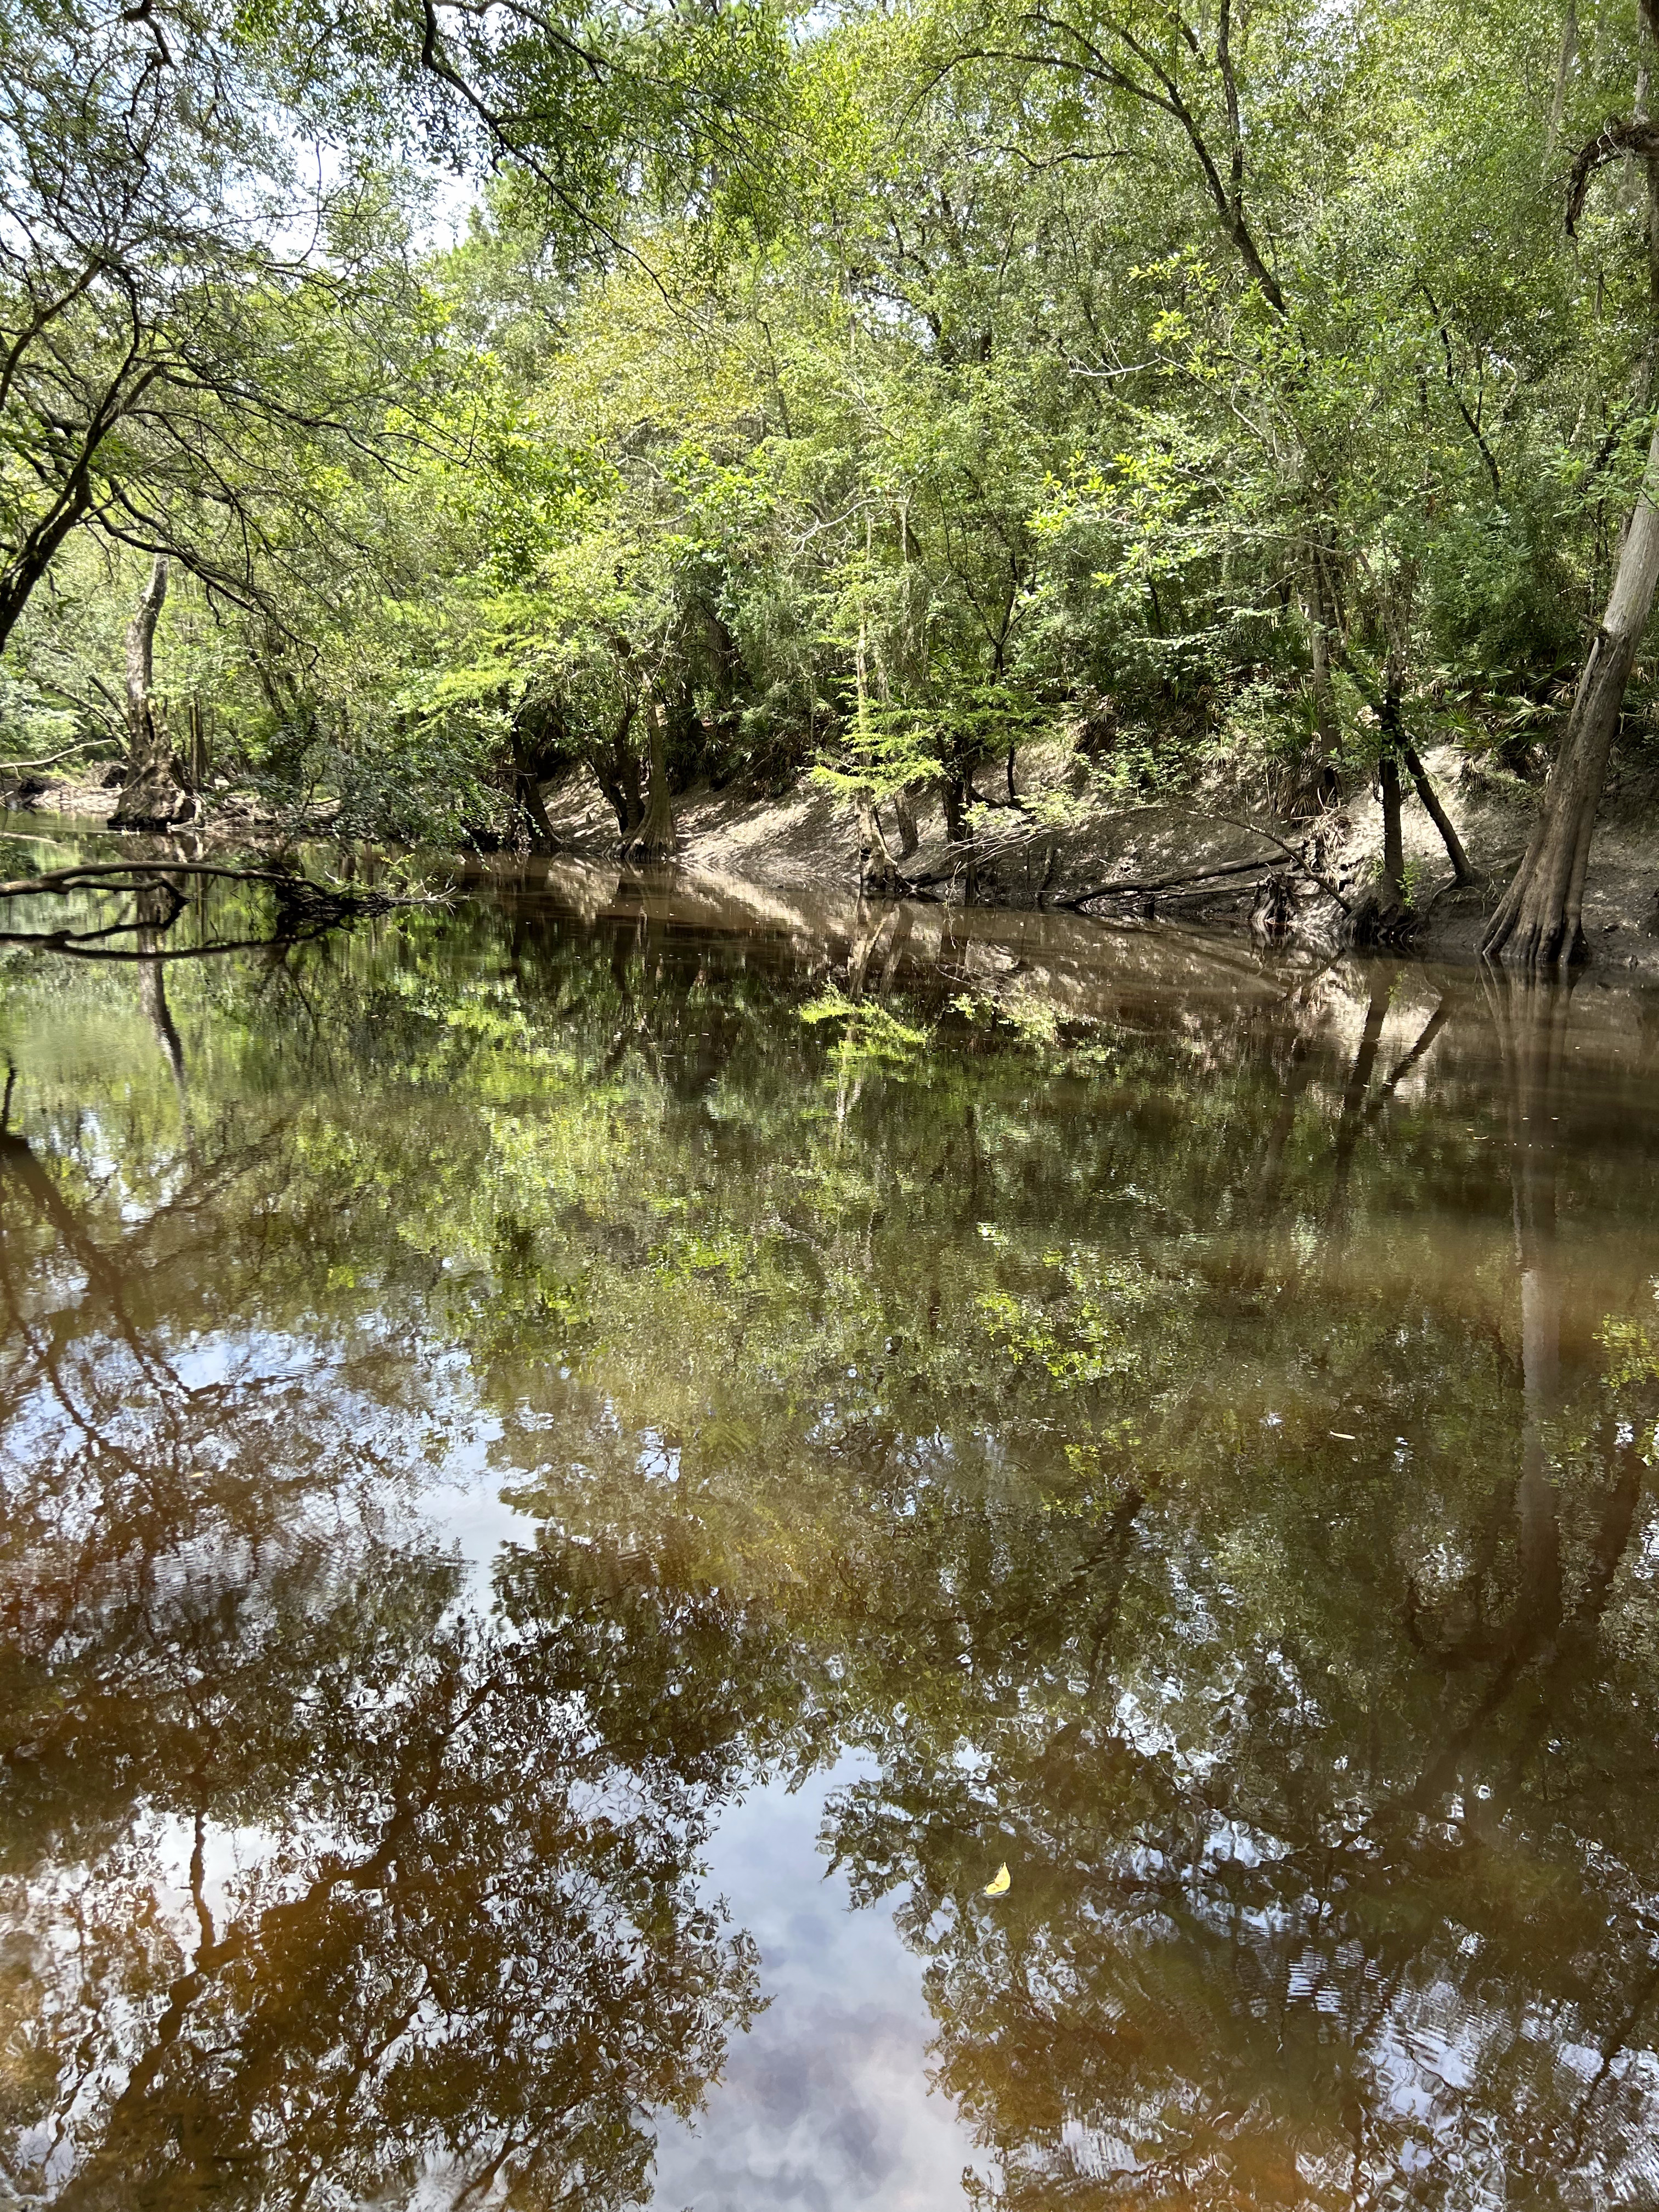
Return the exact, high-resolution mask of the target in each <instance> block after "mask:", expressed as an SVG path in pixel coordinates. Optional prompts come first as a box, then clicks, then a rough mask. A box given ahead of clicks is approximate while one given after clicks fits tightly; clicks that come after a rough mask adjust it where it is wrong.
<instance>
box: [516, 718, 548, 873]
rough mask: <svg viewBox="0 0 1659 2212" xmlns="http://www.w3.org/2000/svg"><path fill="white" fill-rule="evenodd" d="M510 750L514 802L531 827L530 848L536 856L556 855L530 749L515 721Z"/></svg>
mask: <svg viewBox="0 0 1659 2212" xmlns="http://www.w3.org/2000/svg"><path fill="white" fill-rule="evenodd" d="M511 744H512V747H513V805H515V806H516V807H517V809H518V811H519V812H520V815H521V816H522V817H523V818H524V819H525V821H526V823H528V824H529V825H530V837H531V847H532V851H535V852H538V853H556V851H557V850H558V848H559V841H558V838H557V836H556V835H555V833H554V829H553V824H552V823H550V821H549V820H548V818H547V808H546V807H545V805H544V804H543V803H542V787H541V779H540V778H539V777H538V775H537V774H536V761H535V756H534V752H533V750H532V748H531V747H530V746H529V745H527V744H526V742H525V738H524V732H523V731H522V730H521V729H520V726H519V724H518V722H517V721H516V720H515V721H514V722H513V729H512V732H511Z"/></svg>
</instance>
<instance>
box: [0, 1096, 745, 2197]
mask: <svg viewBox="0 0 1659 2212" xmlns="http://www.w3.org/2000/svg"><path fill="white" fill-rule="evenodd" d="M8 1103H9V1104H11V1103H13V1102H12V1101H11V1100H9V1101H8ZM3 1143H4V1147H5V1152H4V1159H3V1163H0V1164H3V1167H4V1169H5V1170H6V1176H5V1181H4V1183H3V1186H0V1302H3V1309H4V1320H5V1343H6V1357H5V1362H4V1366H3V1370H0V1420H3V1424H4V1434H5V1437H6V1439H7V1450H6V1454H5V1467H4V1474H5V1506H6V1511H5V1516H4V1529H5V1538H6V1547H7V1552H8V1554H9V1558H10V1559H11V1560H12V1562H13V1567H12V1571H11V1572H10V1573H9V1575H8V1577H6V1579H5V1581H4V1583H3V1587H0V1621H3V1640H0V1648H3V1650H4V1653H5V1660H4V1679H3V1692H4V1694H3V1698H0V1713H3V1741H0V1755H3V1772H4V1777H5V1787H4V1795H3V1826H0V1854H3V1856H0V1866H3V1898H4V1905H5V1908H6V1918H7V1921H8V1923H9V1936H8V1949H7V1952H6V1958H7V1960H8V1962H9V1964H8V1978H7V1987H6V1990H5V1993H4V1995H5V2020H4V2036H5V2045H4V2050H3V2053H0V2088H3V2093H4V2112H3V2117H4V2119H5V2122H6V2124H7V2130H8V2133H9V2136H10V2142H11V2148H10V2153H9V2157H8V2160H7V2163H8V2165H9V2169H10V2173H11V2177H12V2179H14V2181H15V2182H16V2183H17V2184H19V2185H21V2186H23V2187H25V2188H28V2189H31V2190H33V2189H44V2190H46V2191H47V2192H48V2193H49V2194H50V2195H51V2197H52V2201H53V2202H55V2203H61V2204H64V2205H76V2206H79V2205H86V2206H93V2205H100V2204H110V2205H116V2204H118V2205H121V2206H123V2207H125V2206H128V2205H145V2204H155V2205H158V2206H160V2205H162V2204H168V2205H171V2204H174V2203H180V2202H196V2201H198V2200H202V2199H211V2201H213V2202H216V2203H247V2204H250V2205H252V2204H261V2203H269V2204H272V2205H277V2204H280V2205H283V2206H284V2207H287V2206H290V2205H297V2204H300V2203H316V2204H330V2203H336V2204H344V2203H357V2202H360V2201H362V2198H363V2197H365V2196H367V2195H374V2197H375V2198H376V2201H380V2202H395V2201H398V2200H399V2199H400V2198H401V2197H405V2196H407V2195H408V2194H409V2193H410V2191H412V2190H413V2189H415V2188H416V2185H417V2184H418V2183H419V2182H420V2180H421V2178H422V2175H425V2176H427V2177H428V2178H430V2177H431V2176H433V2175H434V2174H437V2175H441V2176H446V2177H447V2183H446V2185H447V2187H448V2188H449V2190H450V2191H451V2193H452V2194H453V2195H454V2196H455V2197H456V2200H457V2201H458V2202H459V2201H475V2200H476V2199H477V2198H479V2197H484V2196H487V2195H488V2194H489V2191H491V2190H492V2188H494V2187H495V2186H496V2185H497V2184H499V2185H501V2187H503V2188H506V2187H508V2186H510V2187H511V2188H512V2189H513V2191H515V2192H516V2196H517V2201H522V2202H525V2203H532V2202H533V2203H557V2202H565V2201H580V2202H581V2203H583V2204H594V2205H605V2204H608V2203H623V2202H628V2201H632V2200H633V2199H634V2198H635V2197H639V2196H640V2195H641V2194H642V2193H644V2191H645V2186H646V2182H645V2177H646V2174H647V2168H648V2163H649V2156H650V2146H651V2136H650V2132H649V2129H648V2126H647V2124H646V2119H645V2115H646V2113H647V2110H648V2109H649V2108H652V2107H655V2106H668V2107H671V2108H674V2109H678V2110H682V2111H684V2110H686V2109H689V2108H690V2106H692V2105H693V2104H695V2102H696V2100H697V2099H698V2098H699V2096H700V2095H701V2093H702V2087H703V2085H704V2084H705V2082H706V2081H707V2079H708V2075H710V2073H711V2072H712V2071H713V2070H714V2069H715V2068H716V2067H717V2065H718V2063H719V2059H720V2052H721V2050H722V2049H723V2046H724V2039H725V2036H726V2033H727V2032H728V2029H729V2028H730V2027H731V2026H732V2024H733V2023H734V2022H735V2023H738V2024H740V2023H741V2022H742V2021H743V2020H744V2017H745V2016H746V2013H747V2011H748V2008H750V2004H751V2002H752V2001H753V1966H752V1960H750V1956H749V1953H748V1948H747V1946H746V1944H745V1942H744V1940H743V1939H742V1938H741V1937H733V1936H731V1935H730V1934H729V1933H727V1932H726V1930H724V1929H722V1927H721V1925H720V1916H719V1915H718V1914H717V1913H715V1912H714V1911H711V1910H710V1909H708V1907H707V1906H706V1905H702V1903H700V1902H699V1900H698V1899H697V1898H696V1894H695V1893H694V1887H693V1881H692V1876H693V1871H694V1869H695V1865H696V1851H697V1849H698V1844H699V1840H700V1838H701V1835H702V1831H703V1828H704V1826H705V1825H706V1819H707V1810H708V1802H709V1800H710V1796H711V1794H718V1791H719V1790H720V1787H721V1786H722V1785H723V1783H724V1779H725V1769H726V1764H727V1763H728V1762H729V1758H730V1753H729V1750H728V1749H727V1748H726V1746H727V1744H728V1741H729V1739H730V1737H731V1735H732V1729H733V1727H734V1725H736V1723H735V1719H734V1715H733V1711H732V1706H731V1704H730V1701H729V1700H727V1699H724V1698H719V1699H714V1700H713V1701H712V1702H711V1699H710V1698H709V1696H708V1694H707V1693H706V1692H707V1691H708V1688H709V1686H710V1682H711V1677H710V1671H709V1669H708V1667H707V1666H706V1664H704V1663H702V1650H701V1645H702V1644H704V1643H708V1642H711V1641H712V1642H714V1644H717V1645H718V1647H719V1649H720V1652H721V1653H722V1655H724V1656H725V1657H726V1658H728V1659H729V1657H730V1655H731V1653H732V1650H733V1648H734V1641H735V1643H737V1644H740V1643H741V1635H740V1634H738V1635H736V1636H735V1638H734V1632H733V1629H732V1623H731V1622H730V1621H729V1620H725V1619H723V1618H722V1617H721V1615H720V1609H719V1607H718V1606H715V1605H713V1604H709V1603H704V1604H695V1603H694V1604H691V1605H689V1606H685V1607H680V1608H678V1610H676V1611H674V1612H672V1613H665V1611H664V1609H663V1608H662V1607H660V1606H659V1605H657V1604H656V1603H655V1602H654V1601H653V1597H652V1595H651V1593H650V1591H649V1589H648V1588H645V1587H643V1586H640V1585H638V1584H637V1583H635V1584H634V1585H623V1584H618V1583H615V1582H614V1581H611V1580H607V1579H606V1578H605V1577H604V1576H602V1575H598V1574H596V1571H595V1569H594V1567H593V1565H592V1562H591V1561H590V1560H589V1559H586V1557H585V1556H583V1555H580V1554H574V1555H572V1556H570V1557H568V1558H556V1557H555V1556H553V1555H552V1554H551V1553H548V1554H544V1555H542V1556H538V1557H536V1558H533V1559H521V1560H520V1561H518V1562H517V1563H516V1564H514V1565H512V1566H511V1568H510V1570H509V1571H507V1573H506V1575H505V1577H504V1579H503V1581H502V1583H501V1588H500V1591H499V1611H498V1613H496V1614H495V1616H494V1617H492V1618H489V1619H483V1618H480V1617H479V1616H478V1615H477V1613H476V1612H474V1611H473V1610H471V1608H468V1607H465V1606H462V1605H460V1604H459V1603H458V1601H459V1598H460V1595H461V1590H460V1583H459V1569H458V1568H457V1567H456V1566H455V1565H454V1564H453V1562H452V1561H450V1560H448V1559H444V1558H441V1557H440V1558H434V1557H432V1556H430V1555H428V1554H422V1553H421V1552H420V1551H418V1550H410V1549H409V1548H407V1547H403V1546H399V1545H398V1543H396V1542H395V1541H391V1540H390V1539H389V1538H388V1536H387V1534H386V1523H387V1522H388V1519H389V1517H390V1516H391V1515H392V1513H393V1512H395V1509H396V1507H397V1505H398V1502H399V1500H400V1499H404V1498H408V1497H409V1495H410V1492H411V1489H412V1487H413V1478H414V1476H415V1475H416V1473H417V1471H418V1468H419V1465H420V1462H421V1460H422V1455H423V1452H424V1451H425V1450H426V1449H428V1447H429V1446H430V1445H431V1444H432V1443H434V1442H435V1440H436V1439H438V1438H441V1436H442V1434H443V1433H444V1431H445V1428H446V1425H447V1419H448V1417H447V1413H446V1411H445V1409H444V1407H442V1406H441V1405H440V1404H435V1403H433V1402H431V1401H430V1400H429V1398H428V1395H427V1393H428V1389H429V1387H430V1384H431V1379H432V1378H431V1377H430V1376H428V1375H427V1374H425V1373H423V1371H422V1369H421V1366H420V1364H419V1363H418V1362H414V1363H411V1362H410V1360H409V1358H407V1356H406V1355H405V1356H404V1358H398V1359H391V1360H388V1359H387V1358H386V1357H385V1352H384V1347H381V1352H380V1357H379V1358H375V1357H374V1354H373V1352H370V1353H368V1356H367V1357H366V1358H354V1357H353V1356H352V1354H351V1351H350V1348H349V1347H347V1348H346V1350H345V1356H344V1357H342V1358H335V1359H334V1360H332V1362H331V1361H330V1360H329V1359H328V1358H326V1357H325V1358H320V1359H319V1358H313V1361H312V1363H311V1364H309V1365H308V1366H307V1368H306V1369H305V1370H303V1371H297V1370H296V1369H295V1364H294V1363H293V1362H291V1361H285V1360H283V1358H280V1357H279V1358H276V1360H275V1361H274V1362H273V1361H272V1360H271V1359H270V1358H265V1359H264V1360H262V1359H261V1358H259V1357H258V1346H257V1344H256V1345H255V1346H253V1347H252V1349H251V1350H250V1351H249V1352H248V1355H247V1357H246V1358H245V1360H244V1362H243V1364H242V1365H241V1366H240V1368H239V1367H238V1366H237V1364H236V1363H235V1361H234V1359H232V1360H231V1362H230V1364H228V1365H226V1364H224V1362H223V1361H219V1362H215V1361H209V1362H207V1363H206V1365H207V1368H208V1369H209V1370H210V1371H208V1372H204V1371H202V1370H203V1366H204V1363H203V1361H202V1360H201V1358H200V1357H199V1355H198V1352H197V1349H196V1346H195V1343H194V1338H193V1332H192V1331H191V1329H190V1327H189V1324H190V1322H191V1321H193V1320H196V1319H198V1318H199V1317H200V1316H201V1309H202V1305H203V1303H204V1295H205V1296H206V1297H210V1294H211V1289H212V1287H213V1285H212V1277H213V1267H214V1260H215V1257H216V1249H217V1247H218V1243H219V1239H220V1237H223V1235H224V1234H225V1232H226V1231H227V1229H228V1228H229V1227H230V1225H231V1223H232V1222H234V1223H235V1224H236V1225H237V1226H238V1227H240V1231H241V1234H242V1236H243V1237H244V1238H248V1237H249V1235H250V1231H254V1230H255V1225H257V1223H258V1219H259V1217H260V1214H261V1212H263V1211H264V1206H266V1205H267V1204H268V1202H269V1200H270V1195H271V1194H272V1192H273V1190H275V1191H276V1192H278V1193H281V1192H283V1190H284V1189H285V1188H288V1187H289V1186H288V1178H289V1176H291V1174H292V1172H293V1171H294V1169H295V1157H294V1154H293V1152H292V1151H291V1150H288V1151H287V1152H284V1148H283V1146H282V1144H281V1143H280V1142H278V1141H277V1140H276V1139H272V1140H270V1141H268V1142H266V1143H264V1145H257V1144H256V1145H254V1146H251V1147H247V1146H237V1145H234V1144H232V1145H230V1146H227V1147H226V1148H225V1149H222V1150H221V1151H219V1152H216V1153H215V1154H214V1155H213V1156H212V1157H210V1158H204V1157H201V1156H199V1155H197V1154H196V1153H194V1152H192V1153H191V1156H190V1160H189V1166H188V1171H187V1172H186V1173H185V1176H184V1178H183V1180H182V1181H180V1182H177V1183H176V1184H175V1186H174V1187H173V1190H172V1192H171V1195H170V1197H169V1199H168V1200H167V1203H166V1204H165V1205H164V1206H161V1208H159V1209H158V1210H157V1211H155V1212H150V1213H148V1214H146V1215H144V1216H143V1218H140V1219H139V1220H137V1221H136V1222H132V1223H125V1222H123V1221H122V1219H121V1217H120V1212H119V1210H118V1209H110V1210H100V1209H95V1208H94V1207H92V1206H89V1205H88V1203H86V1202H84V1201H82V1200H81V1199H80V1198H78V1197H77V1195H76V1191H75V1188H74V1185H73V1182H72V1180H70V1181H66V1180H65V1179H64V1177H63V1176H62V1174H61V1171H60V1170H58V1164H56V1163H53V1162H51V1161H49V1160H47V1159H45V1158H41V1157H40V1156H38V1155H37V1153H36V1152H35V1151H34V1150H33V1148H32V1147H31V1146H29V1145H28V1144H27V1143H26V1142H25V1141H24V1140H23V1139H21V1138H19V1137H17V1136H15V1134H12V1133H9V1132H8V1133H5V1135H4V1138H3ZM216 1211H217V1212H218V1213H219V1217H220V1218H217V1220H216V1225H215V1226H216V1233H207V1232H204V1227H203V1225H204V1218H205V1219H206V1220H210V1221H212V1220H214V1219H215V1216H216ZM226 1212H228V1215H229V1219H228V1220H227V1219H226V1218H224V1214H225V1213H226ZM245 1259H246V1264H248V1265H251V1266H252V1269H253V1271H254V1273H255V1275H256V1277H257V1275H258V1268H259V1255H258V1252H257V1249H256V1250H255V1251H253V1252H252V1253H250V1254H247V1255H245ZM236 1287H237V1286H235V1285H233V1284H231V1283H229V1282H227V1283H225V1284H224V1285H222V1288H223V1289H224V1290H225V1291H227V1293H228V1297H227V1301H226V1303H227V1305H228V1306H234V1304H236V1303H237V1300H236V1297H235V1289H236ZM264 1287H265V1288H266V1289H267V1291H272V1292H275V1291H277V1290H278V1284H277V1282H276V1280H273V1279H270V1275H269V1273H267V1278H266V1280H265V1283H264ZM240 1288H241V1289H242V1290H243V1291H244V1292H246V1288H247V1285H246V1280H244V1282H243V1283H242V1284H241V1285H240ZM321 1349H322V1347H321V1346H315V1347H313V1350H314V1351H320V1350H321ZM752 1703H753V1701H752V1700H750V1701H748V1704H749V1705H750V1709H751V1710H752ZM667 1713H673V1714H674V1715H675V1717H676V1723H677V1725H676V1726H675V1727H674V1729H672V1730H670V1729H666V1728H665V1724H664V1716H665V1714H667Z"/></svg>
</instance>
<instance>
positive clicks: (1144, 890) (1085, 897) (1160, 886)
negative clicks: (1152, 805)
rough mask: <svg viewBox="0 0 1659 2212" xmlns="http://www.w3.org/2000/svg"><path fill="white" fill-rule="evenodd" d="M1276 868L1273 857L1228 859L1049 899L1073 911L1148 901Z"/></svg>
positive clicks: (1055, 905)
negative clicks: (1104, 901) (1103, 903)
mask: <svg viewBox="0 0 1659 2212" xmlns="http://www.w3.org/2000/svg"><path fill="white" fill-rule="evenodd" d="M1275 865H1276V862H1275V860H1274V859H1273V856H1272V855H1271V854H1269V855H1267V857H1265V858H1263V859H1261V860H1229V861H1228V862H1227V863H1226V864H1225V866H1222V867H1218V868H1189V869H1188V870H1187V871H1186V872H1184V873H1183V874H1181V875H1178V876H1153V877H1152V878H1149V879H1148V880H1147V881H1146V883H1133V884H1132V883H1118V884H1096V885H1095V887H1094V889H1093V890H1087V891H1073V892H1072V893H1071V894H1069V896H1066V897H1065V898H1055V899H1050V900H1049V902H1048V903H1049V905H1050V906H1053V907H1060V908H1075V907H1082V906H1087V905H1088V904H1089V902H1090V901H1091V899H1099V898H1151V897H1152V896H1153V894H1154V893H1155V892H1158V891H1173V890H1182V889H1184V888H1185V887H1186V886H1187V885H1188V884H1208V883H1214V882H1217V881H1218V879H1219V878H1222V877H1224V876H1253V875H1260V874H1261V872H1262V870H1263V869H1264V868H1272V867H1273V866H1275Z"/></svg>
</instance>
